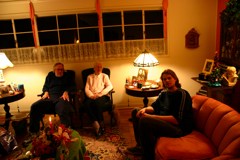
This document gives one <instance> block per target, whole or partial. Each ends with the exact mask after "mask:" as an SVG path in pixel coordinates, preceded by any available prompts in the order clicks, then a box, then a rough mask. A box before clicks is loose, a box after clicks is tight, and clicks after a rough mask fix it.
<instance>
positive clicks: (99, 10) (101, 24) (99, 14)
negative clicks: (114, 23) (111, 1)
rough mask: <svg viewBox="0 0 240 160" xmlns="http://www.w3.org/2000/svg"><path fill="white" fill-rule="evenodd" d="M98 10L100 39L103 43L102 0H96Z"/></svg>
mask: <svg viewBox="0 0 240 160" xmlns="http://www.w3.org/2000/svg"><path fill="white" fill-rule="evenodd" d="M96 11H97V14H98V30H99V40H100V43H103V22H102V10H101V1H100V0H96Z"/></svg>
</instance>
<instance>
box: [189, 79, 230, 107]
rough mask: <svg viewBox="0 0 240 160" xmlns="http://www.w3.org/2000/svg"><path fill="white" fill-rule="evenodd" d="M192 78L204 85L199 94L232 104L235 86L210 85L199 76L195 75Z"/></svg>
mask: <svg viewBox="0 0 240 160" xmlns="http://www.w3.org/2000/svg"><path fill="white" fill-rule="evenodd" d="M192 79H193V80H194V81H196V82H198V83H199V84H201V85H202V86H201V88H200V89H199V91H198V92H197V94H199V95H204V96H207V97H211V98H214V99H216V100H218V101H220V102H223V103H225V104H227V105H231V98H232V92H233V87H229V86H221V87H210V86H208V84H207V83H208V82H207V81H201V80H198V77H193V78H192Z"/></svg>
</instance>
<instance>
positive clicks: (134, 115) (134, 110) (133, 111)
mask: <svg viewBox="0 0 240 160" xmlns="http://www.w3.org/2000/svg"><path fill="white" fill-rule="evenodd" d="M139 110H140V109H139V108H134V109H133V110H132V118H136V115H137V112H138V111H139Z"/></svg>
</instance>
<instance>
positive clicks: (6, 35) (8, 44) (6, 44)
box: [0, 20, 15, 49]
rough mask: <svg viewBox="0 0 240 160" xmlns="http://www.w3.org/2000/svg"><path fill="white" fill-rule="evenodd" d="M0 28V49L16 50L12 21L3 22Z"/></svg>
mask: <svg viewBox="0 0 240 160" xmlns="http://www.w3.org/2000/svg"><path fill="white" fill-rule="evenodd" d="M0 26H1V27H0V42H1V43H0V49H1V48H2V49H5V48H15V40H14V34H13V28H12V22H11V20H1V21H0Z"/></svg>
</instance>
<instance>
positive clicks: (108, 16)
mask: <svg viewBox="0 0 240 160" xmlns="http://www.w3.org/2000/svg"><path fill="white" fill-rule="evenodd" d="M102 16H103V35H104V41H116V40H122V18H121V12H109V13H103V15H102Z"/></svg>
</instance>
